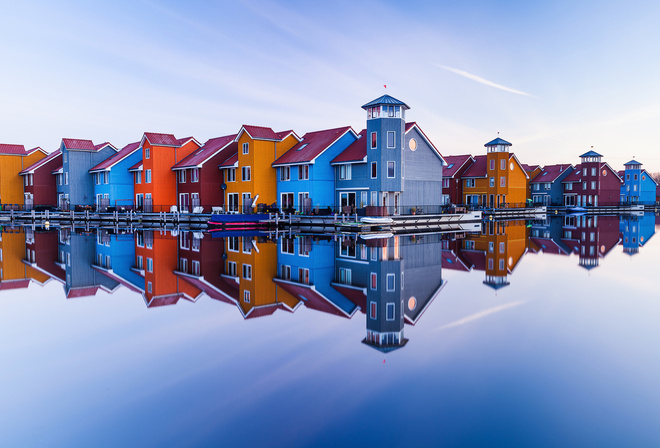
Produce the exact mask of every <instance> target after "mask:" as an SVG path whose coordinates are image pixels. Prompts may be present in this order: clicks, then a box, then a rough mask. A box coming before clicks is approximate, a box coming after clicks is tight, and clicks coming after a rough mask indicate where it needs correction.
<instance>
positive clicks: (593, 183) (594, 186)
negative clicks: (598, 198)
mask: <svg viewBox="0 0 660 448" xmlns="http://www.w3.org/2000/svg"><path fill="white" fill-rule="evenodd" d="M591 189H592V190H595V189H596V181H595V180H592V181H591Z"/></svg>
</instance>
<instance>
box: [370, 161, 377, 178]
mask: <svg viewBox="0 0 660 448" xmlns="http://www.w3.org/2000/svg"><path fill="white" fill-rule="evenodd" d="M377 177H378V163H377V162H371V178H372V179H376V178H377Z"/></svg>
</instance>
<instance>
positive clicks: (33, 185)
mask: <svg viewBox="0 0 660 448" xmlns="http://www.w3.org/2000/svg"><path fill="white" fill-rule="evenodd" d="M61 166H62V151H60V149H59V148H58V149H57V150H55V151H53V152H51V153H50V154H48V155H47V156H46V157H44V158H43V159H41V160H39V161H37V162H35V163H33V164H32V165H30V166H28V167H27V168H25V169H24V170H23V171H21V172H20V173H18V174H20V175H21V176H22V177H23V191H24V196H25V199H24V200H25V209H26V210H31V209H32V208H33V207H57V182H56V177H55V176H53V171H54V170H57V169H59V168H60V167H61Z"/></svg>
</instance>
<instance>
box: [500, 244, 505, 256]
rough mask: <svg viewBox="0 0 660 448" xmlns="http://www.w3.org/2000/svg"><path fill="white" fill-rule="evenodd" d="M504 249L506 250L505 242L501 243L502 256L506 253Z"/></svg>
mask: <svg viewBox="0 0 660 448" xmlns="http://www.w3.org/2000/svg"><path fill="white" fill-rule="evenodd" d="M504 249H505V244H504V242H501V243H500V253H501V254H503V253H504Z"/></svg>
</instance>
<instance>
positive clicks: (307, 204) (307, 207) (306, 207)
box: [298, 193, 312, 215]
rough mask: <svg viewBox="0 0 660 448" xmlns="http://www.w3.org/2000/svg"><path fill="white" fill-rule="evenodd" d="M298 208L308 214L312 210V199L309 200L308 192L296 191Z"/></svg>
mask: <svg viewBox="0 0 660 448" xmlns="http://www.w3.org/2000/svg"><path fill="white" fill-rule="evenodd" d="M298 209H299V210H300V211H302V212H303V213H304V214H306V215H308V214H310V213H311V211H312V201H310V200H309V193H298Z"/></svg>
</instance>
